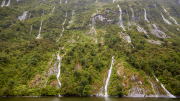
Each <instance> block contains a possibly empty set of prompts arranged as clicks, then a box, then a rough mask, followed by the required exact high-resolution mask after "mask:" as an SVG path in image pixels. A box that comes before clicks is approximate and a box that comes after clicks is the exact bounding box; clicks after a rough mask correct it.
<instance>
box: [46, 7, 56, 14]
mask: <svg viewBox="0 0 180 101" xmlns="http://www.w3.org/2000/svg"><path fill="white" fill-rule="evenodd" d="M54 9H55V7H54V8H53V9H52V12H51V13H53V11H54ZM43 13H44V10H43ZM51 13H50V14H49V15H51Z"/></svg>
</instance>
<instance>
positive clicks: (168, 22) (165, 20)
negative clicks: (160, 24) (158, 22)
mask: <svg viewBox="0 0 180 101" xmlns="http://www.w3.org/2000/svg"><path fill="white" fill-rule="evenodd" d="M161 15H162V18H163V20H164V22H166V23H167V24H169V25H172V23H171V22H170V21H169V20H167V19H165V18H164V15H163V14H162V13H161Z"/></svg>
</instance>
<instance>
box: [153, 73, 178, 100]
mask: <svg viewBox="0 0 180 101" xmlns="http://www.w3.org/2000/svg"><path fill="white" fill-rule="evenodd" d="M154 78H156V76H155V75H154ZM156 81H157V82H159V80H158V79H157V78H156ZM160 85H161V87H162V88H163V89H164V91H165V92H166V93H167V97H170V98H176V97H175V96H174V95H172V94H171V93H170V92H169V91H168V90H167V89H166V88H165V86H164V85H163V84H162V83H160Z"/></svg>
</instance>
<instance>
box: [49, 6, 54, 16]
mask: <svg viewBox="0 0 180 101" xmlns="http://www.w3.org/2000/svg"><path fill="white" fill-rule="evenodd" d="M54 9H55V7H54V8H53V9H52V12H51V13H53V11H54ZM51 13H50V14H49V15H51Z"/></svg>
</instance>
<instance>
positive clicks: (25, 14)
mask: <svg viewBox="0 0 180 101" xmlns="http://www.w3.org/2000/svg"><path fill="white" fill-rule="evenodd" d="M27 14H28V11H25V12H24V13H23V15H22V16H19V17H18V19H19V20H20V21H21V20H25V19H26V18H27Z"/></svg>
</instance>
